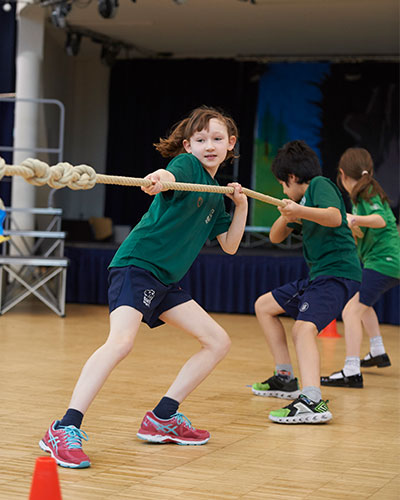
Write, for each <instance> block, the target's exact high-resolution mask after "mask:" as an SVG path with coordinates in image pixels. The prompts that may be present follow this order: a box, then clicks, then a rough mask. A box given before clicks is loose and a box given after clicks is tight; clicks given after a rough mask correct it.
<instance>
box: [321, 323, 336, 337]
mask: <svg viewBox="0 0 400 500" xmlns="http://www.w3.org/2000/svg"><path fill="white" fill-rule="evenodd" d="M318 337H330V338H340V335H339V334H338V332H337V328H336V319H334V320H333V321H331V322H330V323H329V325H327V326H326V327H325V328H324V329H323V330H322V331H321V333H320V334H319V335H318Z"/></svg>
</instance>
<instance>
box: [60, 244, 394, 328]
mask: <svg viewBox="0 0 400 500" xmlns="http://www.w3.org/2000/svg"><path fill="white" fill-rule="evenodd" d="M117 248H118V247H117V246H115V245H112V244H107V243H104V244H91V243H86V244H79V243H75V244H70V245H67V246H66V248H65V256H66V257H67V258H68V259H69V267H68V271H67V291H66V301H67V302H68V303H78V304H107V302H108V301H107V277H108V272H107V266H108V264H109V263H110V261H111V259H112V257H113V255H114V253H115V252H116V250H117ZM305 276H307V266H306V263H305V261H304V259H303V256H302V254H301V251H300V250H299V251H295V250H281V249H264V248H262V249H242V248H240V249H239V252H238V253H237V254H236V255H227V254H224V253H223V252H222V251H221V250H219V249H218V248H217V247H214V248H207V247H205V248H204V250H203V251H202V252H201V253H200V255H199V256H198V257H197V259H196V260H195V262H194V263H193V265H192V267H191V268H190V270H189V271H188V273H187V274H186V276H185V277H184V278H183V279H182V281H181V284H182V287H183V288H185V289H186V290H187V291H188V292H189V293H190V294H191V295H192V297H193V299H194V300H196V302H198V303H199V304H200V305H201V306H202V307H204V309H206V311H208V312H218V313H237V314H254V302H255V301H256V299H257V297H259V296H260V295H262V294H263V293H266V292H268V291H270V290H272V289H274V288H276V287H277V286H280V285H283V284H284V283H287V282H289V281H293V280H295V279H298V278H303V277H305ZM399 304H400V286H397V287H395V288H393V289H392V290H389V292H387V293H386V294H384V295H383V296H382V297H381V299H380V300H379V301H378V303H377V304H376V306H375V310H376V312H377V315H378V318H379V321H380V322H381V323H388V324H392V325H399V324H400V311H399ZM338 319H340V318H338Z"/></svg>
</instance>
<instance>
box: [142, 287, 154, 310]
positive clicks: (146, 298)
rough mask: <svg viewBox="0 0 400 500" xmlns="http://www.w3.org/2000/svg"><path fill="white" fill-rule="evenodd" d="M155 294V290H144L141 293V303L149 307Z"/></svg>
mask: <svg viewBox="0 0 400 500" xmlns="http://www.w3.org/2000/svg"><path fill="white" fill-rule="evenodd" d="M155 295H156V292H155V290H151V289H150V290H145V291H144V293H143V304H144V305H145V306H146V307H150V305H151V301H152V300H153V299H154V297H155Z"/></svg>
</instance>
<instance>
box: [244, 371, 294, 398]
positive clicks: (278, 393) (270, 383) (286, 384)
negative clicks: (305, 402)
mask: <svg viewBox="0 0 400 500" xmlns="http://www.w3.org/2000/svg"><path fill="white" fill-rule="evenodd" d="M251 390H252V391H253V394H255V395H256V396H266V397H273V398H283V399H296V398H298V397H299V396H300V390H299V383H298V381H297V378H292V380H287V379H286V377H281V376H280V375H277V374H276V372H275V374H274V375H273V376H272V377H270V378H269V379H268V380H264V382H256V383H255V384H253V385H252V387H251Z"/></svg>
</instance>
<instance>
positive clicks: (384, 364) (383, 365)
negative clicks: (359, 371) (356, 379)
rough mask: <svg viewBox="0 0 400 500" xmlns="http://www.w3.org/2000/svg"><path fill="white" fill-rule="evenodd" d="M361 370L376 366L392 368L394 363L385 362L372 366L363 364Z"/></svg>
mask: <svg viewBox="0 0 400 500" xmlns="http://www.w3.org/2000/svg"><path fill="white" fill-rule="evenodd" d="M360 366H361V368H373V367H374V366H376V367H377V368H385V367H386V366H392V363H391V362H390V361H385V362H383V363H374V364H372V365H363V364H362V363H361V365H360Z"/></svg>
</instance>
